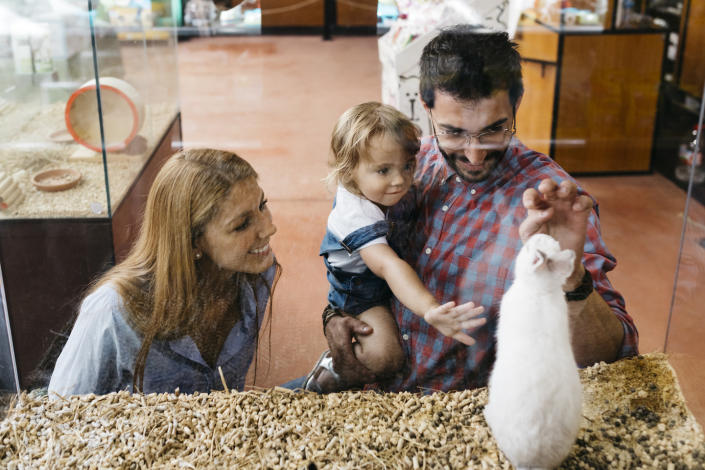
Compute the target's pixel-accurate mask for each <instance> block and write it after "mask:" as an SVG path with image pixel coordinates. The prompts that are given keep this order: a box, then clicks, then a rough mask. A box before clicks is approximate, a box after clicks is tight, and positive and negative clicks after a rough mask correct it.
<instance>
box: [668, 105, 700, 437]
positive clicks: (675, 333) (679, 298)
mask: <svg viewBox="0 0 705 470" xmlns="http://www.w3.org/2000/svg"><path fill="white" fill-rule="evenodd" d="M702 123H703V108H701V110H700V116H699V122H698V124H699V126H696V127H695V128H694V130H693V133H692V134H690V135H689V136H688V137H687V138H686V139H685V140H684V142H683V144H682V145H683V147H684V148H681V152H680V153H681V155H680V156H681V162H679V165H678V166H677V167H676V178H678V179H679V180H681V181H683V180H685V182H686V184H687V191H688V200H687V201H686V204H685V208H684V210H683V226H682V227H683V229H682V230H683V232H682V235H681V240H680V252H679V256H678V265H677V268H676V277H675V283H674V290H673V299H672V304H671V311H670V316H669V323H668V329H667V336H666V341H665V344H664V349H665V351H666V352H667V353H668V355H669V358H670V362H671V364H672V365H673V367H674V368H675V369H676V372H677V373H678V374H679V376H680V377H681V387H682V389H683V393H684V395H685V397H686V399H687V401H688V404H689V406H690V408H691V410H692V411H693V412H694V413H696V416H698V417H699V418H700V423H701V424H703V417H705V395H703V389H704V387H705V343H704V342H703V341H702V338H703V337H704V336H705V308H704V307H703V306H704V305H705V288H704V287H705V207H704V206H703V202H702V201H703V193H704V192H705V170H704V169H703V167H702V149H703V145H702V142H703V140H702V139H703V135H702V132H698V128H700V129H702ZM689 141H690V142H689ZM696 197H698V199H699V200H698V199H696Z"/></svg>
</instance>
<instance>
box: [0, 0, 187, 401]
mask: <svg viewBox="0 0 705 470" xmlns="http://www.w3.org/2000/svg"><path fill="white" fill-rule="evenodd" d="M178 3H179V2H176V1H171V0H166V1H165V0H161V1H160V0H154V1H147V0H139V1H136V2H117V1H109V0H106V1H98V0H85V1H83V0H69V1H61V2H57V1H52V0H21V1H8V0H0V21H2V24H3V25H8V27H7V28H4V27H3V28H2V30H0V198H2V199H0V219H2V220H0V265H1V267H2V285H3V289H4V291H3V298H4V307H6V310H5V311H6V313H7V317H8V325H9V326H10V327H11V334H12V339H13V343H14V357H15V359H16V364H17V375H16V377H17V378H18V379H19V385H20V386H21V387H22V388H26V389H34V388H41V387H44V386H46V384H47V383H48V380H49V376H50V374H51V371H52V368H53V361H54V360H55V359H56V356H57V355H58V354H59V352H60V351H61V348H62V346H63V343H64V341H65V338H66V336H67V335H68V333H69V331H70V329H71V326H72V324H73V320H74V318H75V315H76V313H77V311H78V303H79V301H80V299H81V298H82V296H83V295H84V294H85V292H86V289H87V288H88V287H89V285H90V283H91V281H93V280H94V279H95V277H96V276H97V275H99V274H100V273H102V272H104V271H105V270H106V268H108V267H110V266H111V265H112V264H114V263H115V261H116V260H118V261H119V260H121V259H122V258H124V256H125V255H126V253H127V251H128V250H129V248H130V245H131V243H132V241H133V240H134V238H135V237H136V234H137V231H138V228H139V226H140V219H139V218H140V216H141V212H142V209H143V205H144V201H145V199H146V194H147V191H148V189H149V186H150V184H151V181H152V178H153V177H154V175H155V174H156V171H157V169H158V168H159V166H160V165H161V164H162V163H163V161H164V160H165V159H166V158H167V157H168V156H169V155H171V153H173V152H174V150H175V149H176V148H177V147H179V146H180V145H181V135H180V128H181V127H180V121H179V109H178V108H179V103H178V98H177V96H178V85H177V83H178V74H177V56H176V30H175V23H176V19H175V18H176V16H177V15H176V11H175V10H174V7H177V9H178V10H179V11H180V5H179V4H178ZM128 4H129V5H130V6H126V5H128ZM96 83H99V84H100V87H99V88H97V87H96ZM59 170H61V171H59ZM45 172H47V173H46V174H44V173H45ZM76 175H78V176H80V178H74V176H76ZM108 176H109V178H108ZM108 182H109V184H108ZM72 183H73V185H72ZM108 190H109V191H108ZM108 192H109V195H108ZM39 267H41V268H39ZM9 333H10V330H8V334H9ZM1 337H2V335H1V334H0V338H1ZM30 338H31V339H30ZM3 347H4V346H3V344H2V343H1V342H0V357H2V349H1V348H3Z"/></svg>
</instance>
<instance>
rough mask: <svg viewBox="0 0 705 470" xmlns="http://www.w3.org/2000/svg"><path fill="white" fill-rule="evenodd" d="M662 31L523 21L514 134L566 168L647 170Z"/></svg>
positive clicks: (579, 170) (577, 170) (585, 171)
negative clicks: (591, 29) (583, 29)
mask: <svg viewBox="0 0 705 470" xmlns="http://www.w3.org/2000/svg"><path fill="white" fill-rule="evenodd" d="M664 36H665V35H664V33H662V32H657V31H641V32H640V31H619V30H603V31H600V32H587V33H586V32H581V31H580V29H579V28H575V29H573V30H567V29H565V28H563V29H559V28H553V27H550V26H546V25H543V24H540V23H538V22H535V21H533V20H526V21H523V22H522V24H521V25H520V27H519V29H518V31H517V37H516V39H515V40H516V42H517V43H518V44H519V52H520V53H521V55H522V58H523V64H522V70H523V74H524V88H525V92H524V98H523V100H522V104H521V106H520V108H519V112H518V115H517V136H518V137H519V139H521V140H522V141H523V142H524V143H525V144H527V145H528V146H529V147H531V148H534V149H535V150H538V151H541V152H544V153H547V154H548V155H550V156H552V157H553V158H554V159H555V160H556V161H557V162H558V163H559V164H560V165H561V166H563V168H565V169H566V170H567V171H569V172H570V173H580V174H590V173H594V174H597V173H625V172H646V171H650V169H651V149H652V141H653V133H654V123H655V117H656V108H657V101H658V93H659V84H660V80H661V64H662V60H663V53H664Z"/></svg>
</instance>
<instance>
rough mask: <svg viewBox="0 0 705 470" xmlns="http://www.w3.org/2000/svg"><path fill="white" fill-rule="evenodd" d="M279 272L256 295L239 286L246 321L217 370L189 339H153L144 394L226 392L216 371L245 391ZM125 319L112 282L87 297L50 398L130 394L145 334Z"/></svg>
mask: <svg viewBox="0 0 705 470" xmlns="http://www.w3.org/2000/svg"><path fill="white" fill-rule="evenodd" d="M275 271H276V268H275V266H274V265H272V267H270V268H269V269H268V270H267V271H265V273H264V279H265V281H266V284H265V283H264V282H262V281H261V280H259V279H258V281H257V282H256V283H255V284H256V285H255V286H254V289H256V291H257V295H256V296H255V290H253V286H251V285H249V284H243V285H242V286H241V291H240V309H241V312H242V318H241V319H240V321H238V322H237V323H236V324H235V326H234V327H233V328H232V330H231V331H230V333H229V334H228V337H227V338H226V340H225V344H224V345H223V349H222V350H221V352H220V355H219V356H218V359H217V360H216V364H215V368H211V367H210V366H209V365H208V364H207V363H206V362H205V361H204V360H203V358H202V357H201V354H200V352H199V350H198V348H197V347H196V343H195V342H194V341H193V339H192V338H191V337H190V336H183V337H181V338H177V339H174V340H169V341H162V340H154V341H153V343H152V345H151V347H150V349H149V354H148V355H147V362H146V365H145V372H144V387H143V388H144V390H143V391H144V392H145V393H152V392H157V393H161V392H173V391H174V389H176V388H177V387H178V388H179V390H180V391H181V392H182V393H193V392H196V391H198V392H210V391H211V390H222V389H223V385H222V382H221V379H220V374H219V372H218V367H220V368H222V370H223V375H224V377H225V383H226V384H227V386H228V387H229V388H231V389H237V390H242V389H243V387H244V385H245V376H246V374H247V370H248V368H249V366H250V363H251V362H252V358H253V355H254V352H255V341H256V338H257V333H258V330H259V327H260V325H261V324H262V319H263V317H264V312H265V311H266V306H267V302H268V300H269V295H268V286H271V284H272V280H273V278H274V274H275ZM256 301H258V302H257V304H258V305H256ZM126 316H127V312H126V310H125V306H124V303H123V300H122V297H121V296H120V294H118V292H117V291H116V289H115V287H114V286H113V285H111V284H105V285H103V286H101V287H100V288H98V289H97V290H96V291H95V292H93V293H92V294H90V295H89V296H88V297H86V298H85V300H84V301H83V303H82V305H81V310H80V312H79V315H78V318H77V320H76V323H75V325H74V327H73V330H72V331H71V334H70V336H69V339H68V341H67V342H66V345H65V346H64V349H63V350H62V352H61V355H60V356H59V359H58V360H57V362H56V366H55V367H54V372H53V374H52V376H51V381H50V383H49V395H50V396H52V395H54V394H55V393H56V394H59V395H62V396H65V395H77V394H86V393H96V394H104V393H110V392H115V391H119V390H129V391H132V379H133V374H132V371H133V370H134V366H135V358H136V357H137V353H138V351H139V349H140V347H141V345H142V335H141V334H140V333H138V332H137V331H135V330H134V329H133V328H132V327H131V326H130V325H129V323H128V322H127V320H126Z"/></svg>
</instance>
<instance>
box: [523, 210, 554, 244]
mask: <svg viewBox="0 0 705 470" xmlns="http://www.w3.org/2000/svg"><path fill="white" fill-rule="evenodd" d="M551 216H553V208H549V209H546V210H544V211H541V212H537V213H535V214H531V215H528V216H527V217H526V219H524V221H523V222H522V223H521V225H519V236H520V237H521V239H522V241H526V240H528V239H529V237H531V235H533V234H535V233H538V232H539V231H540V230H541V227H542V226H543V225H544V224H545V223H546V222H548V220H549V219H550V218H551Z"/></svg>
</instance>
